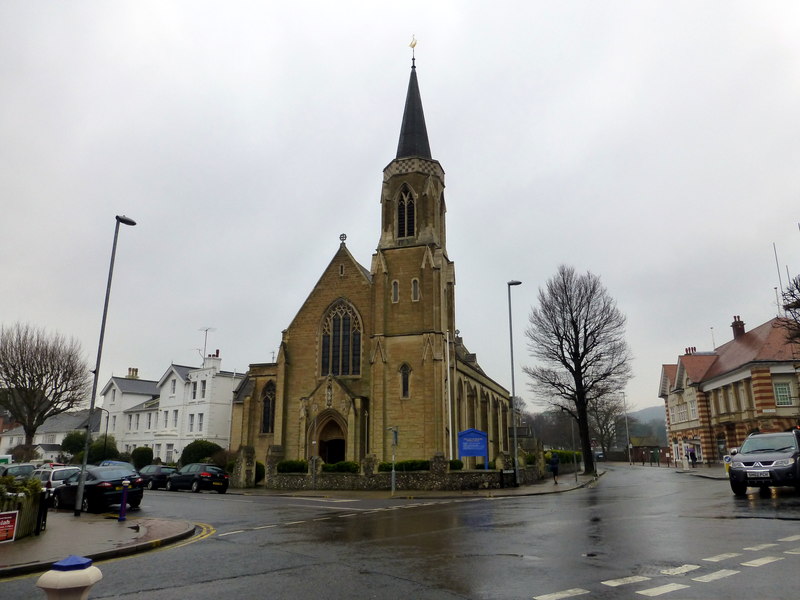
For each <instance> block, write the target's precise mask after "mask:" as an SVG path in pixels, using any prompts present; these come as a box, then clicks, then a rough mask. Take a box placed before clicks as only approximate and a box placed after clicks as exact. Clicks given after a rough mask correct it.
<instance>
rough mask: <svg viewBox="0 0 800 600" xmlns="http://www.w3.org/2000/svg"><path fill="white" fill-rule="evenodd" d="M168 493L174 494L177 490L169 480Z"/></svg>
mask: <svg viewBox="0 0 800 600" xmlns="http://www.w3.org/2000/svg"><path fill="white" fill-rule="evenodd" d="M167 491H168V492H174V491H175V488H174V487H172V482H171V481H169V480H167Z"/></svg>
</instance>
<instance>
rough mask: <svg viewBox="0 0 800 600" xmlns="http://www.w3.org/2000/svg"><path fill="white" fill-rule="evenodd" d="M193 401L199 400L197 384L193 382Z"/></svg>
mask: <svg viewBox="0 0 800 600" xmlns="http://www.w3.org/2000/svg"><path fill="white" fill-rule="evenodd" d="M192 400H197V382H196V381H193V382H192Z"/></svg>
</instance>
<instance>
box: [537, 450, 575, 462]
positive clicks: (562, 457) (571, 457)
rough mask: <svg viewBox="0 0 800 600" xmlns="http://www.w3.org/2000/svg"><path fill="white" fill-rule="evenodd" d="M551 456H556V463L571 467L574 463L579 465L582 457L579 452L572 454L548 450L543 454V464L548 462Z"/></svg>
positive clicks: (565, 451)
mask: <svg viewBox="0 0 800 600" xmlns="http://www.w3.org/2000/svg"><path fill="white" fill-rule="evenodd" d="M553 454H555V455H557V456H558V462H559V464H562V465H571V464H572V463H573V461H574V462H576V463H578V464H580V463H581V460H582V455H581V453H580V452H573V451H572V450H548V451H547V452H545V453H544V462H545V463H548V462H550V457H549V456H548V455H550V456H552V455H553Z"/></svg>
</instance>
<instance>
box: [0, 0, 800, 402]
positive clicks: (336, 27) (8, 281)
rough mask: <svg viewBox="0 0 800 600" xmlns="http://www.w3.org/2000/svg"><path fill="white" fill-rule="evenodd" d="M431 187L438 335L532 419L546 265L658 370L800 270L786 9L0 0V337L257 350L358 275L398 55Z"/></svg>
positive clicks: (391, 128)
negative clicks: (414, 80)
mask: <svg viewBox="0 0 800 600" xmlns="http://www.w3.org/2000/svg"><path fill="white" fill-rule="evenodd" d="M412 35H413V36H415V38H416V40H417V41H418V43H417V46H416V49H415V53H416V66H417V75H418V78H419V85H420V91H421V95H422V102H423V106H424V110H425V118H426V122H427V128H428V137H429V140H430V146H431V152H432V155H433V157H434V158H435V159H436V160H438V161H439V162H440V163H441V164H442V167H443V168H444V170H445V172H446V185H447V188H446V191H445V197H446V201H447V209H448V212H447V250H448V255H449V257H450V259H451V260H453V261H454V262H455V269H456V325H457V327H458V329H459V331H460V332H461V335H462V337H463V339H464V342H465V343H466V345H467V347H468V348H469V349H470V351H471V352H474V353H476V354H477V358H478V362H479V363H480V364H481V366H482V367H483V369H484V370H485V371H486V372H487V374H489V375H490V376H491V377H493V378H494V379H496V380H497V381H498V382H500V383H501V384H502V385H504V386H505V387H506V388H508V389H511V372H512V366H511V357H510V354H511V352H510V343H509V309H508V297H507V286H506V282H507V281H509V280H512V279H516V280H520V281H522V282H523V283H522V285H520V286H518V287H514V288H513V292H512V294H513V296H512V309H511V317H512V323H513V327H512V328H511V332H512V338H513V348H514V373H515V385H516V393H517V395H518V396H521V397H522V398H523V399H524V400H525V401H526V403H527V404H528V407H529V408H534V409H536V410H538V409H539V408H538V404H537V402H538V401H539V400H540V399H538V398H536V397H535V396H534V395H533V394H532V392H530V390H529V389H528V382H527V381H526V376H525V375H524V374H523V372H522V367H523V366H524V365H530V364H532V359H531V358H530V355H529V351H528V348H527V345H526V341H525V335H524V331H525V328H526V325H527V321H528V316H529V313H530V310H531V308H532V307H534V306H535V305H536V302H537V293H538V290H539V288H540V287H542V286H544V284H545V283H546V281H547V280H548V279H549V278H551V277H552V276H553V275H554V274H555V273H556V270H557V268H558V266H559V265H560V264H567V265H571V266H573V267H574V268H575V269H576V270H577V271H578V272H585V271H591V272H592V273H594V274H596V275H599V276H600V278H601V280H602V282H603V284H604V285H605V287H606V288H607V290H608V292H609V294H610V295H611V296H612V297H614V298H615V299H616V301H617V305H618V307H619V309H620V310H621V311H622V312H623V313H624V314H625V315H626V317H627V339H628V343H629V346H630V349H631V353H632V355H633V357H634V360H633V363H632V367H633V374H634V378H633V379H632V380H631V381H630V383H629V384H628V387H627V388H626V400H627V403H628V406H629V407H630V408H631V409H637V408H644V407H647V406H653V405H658V404H660V402H661V401H660V400H659V398H658V383H659V377H660V373H661V365H662V364H664V363H670V362H673V363H674V362H675V361H676V359H677V357H678V355H680V354H682V353H683V351H684V349H685V348H686V347H689V346H694V347H696V348H697V349H698V350H710V349H712V348H713V347H714V346H720V345H722V344H723V343H725V342H727V341H729V340H730V339H731V338H732V332H731V329H730V324H731V321H732V320H733V316H734V315H741V317H742V320H744V321H745V323H746V328H747V329H750V328H753V327H755V326H757V325H759V324H761V323H763V322H765V321H767V320H769V319H771V318H772V317H774V316H775V315H776V314H777V312H778V307H777V302H776V292H777V291H779V290H780V286H781V285H784V286H785V285H786V282H787V273H788V274H790V275H792V276H794V275H796V274H797V273H798V272H800V227H799V226H798V222H799V221H800V202H799V200H800V181H799V178H800V168H798V165H800V4H798V3H796V2H769V3H753V2H739V1H735V0H734V1H730V0H725V1H717V0H710V1H708V2H702V3H698V2H688V1H685V2H680V1H678V2H659V1H653V2H609V1H604V2H595V1H591V2H559V3H554V2H541V1H535V0H528V1H524V2H498V3H491V4H490V3H487V2H468V1H458V2H455V1H454V2H435V3H434V2H415V1H410V0H409V1H406V2H403V3H384V2H380V3H379V2H348V1H341V0H340V1H339V2H335V3H333V2H303V1H299V2H237V1H232V2H225V3H219V2H209V1H197V0H193V1H191V2H189V1H186V2H161V1H159V2H148V1H144V2H126V1H119V2H87V1H76V2H69V3H67V2H61V3H45V2H36V3H33V2H28V1H27V0H6V1H4V2H2V3H0V86H1V87H0V90H2V93H0V140H2V143H0V202H2V217H1V218H0V325H3V326H9V325H13V324H14V323H16V322H21V323H29V324H31V325H34V326H36V327H40V328H44V329H45V330H46V331H48V332H50V333H59V334H62V335H64V336H66V337H74V338H76V339H77V340H79V341H80V343H81V345H82V348H83V351H84V352H85V354H86V360H87V364H88V365H90V366H91V367H92V368H93V367H94V363H95V360H96V352H97V345H98V339H99V335H100V322H101V317H102V311H103V300H104V295H105V289H106V283H107V277H108V268H109V259H110V255H111V247H112V242H113V235H114V225H115V220H114V217H115V215H123V214H124V215H127V216H128V217H130V218H132V219H134V220H135V221H136V222H137V225H136V226H135V227H125V226H123V227H122V229H121V230H120V232H119V240H118V246H117V253H116V262H115V266H114V279H113V285H112V292H111V298H110V305H109V312H108V322H107V325H106V330H105V341H104V346H103V355H102V363H101V369H100V387H101V388H102V386H103V385H104V384H105V382H107V381H108V379H109V377H111V376H112V375H116V376H124V375H125V374H126V373H127V369H128V368H129V367H136V368H138V369H139V375H140V377H142V378H145V379H156V380H157V379H159V378H160V377H161V376H162V375H163V374H164V372H165V371H166V370H167V368H168V367H169V365H170V363H173V362H174V363H176V364H184V365H198V366H199V365H200V364H201V363H202V360H201V356H202V354H203V348H204V346H205V348H206V353H207V354H208V353H211V352H214V351H215V350H216V349H219V350H220V356H221V357H222V368H223V369H226V370H230V371H236V372H244V371H246V370H247V368H248V365H249V364H251V363H260V362H270V361H272V360H273V358H274V353H276V352H277V349H278V345H279V343H280V340H281V331H282V330H283V329H285V328H286V327H287V326H288V325H289V323H290V322H291V320H292V319H293V317H294V316H295V314H296V313H297V311H298V310H299V308H300V306H301V305H302V303H303V301H304V300H305V298H306V297H307V296H308V294H309V293H310V292H311V290H312V288H313V286H314V285H315V284H316V282H317V280H318V278H319V276H320V275H321V273H322V271H323V270H324V268H325V267H326V266H327V265H328V263H329V262H330V260H331V259H332V258H333V255H334V254H335V253H336V251H337V249H338V247H339V235H340V234H342V233H344V234H346V235H347V242H346V243H347V247H348V249H349V250H350V252H351V253H352V254H353V256H354V257H355V258H356V260H358V261H359V262H360V263H361V264H362V265H364V266H366V267H369V266H370V262H371V256H372V253H373V252H374V251H375V248H376V247H377V244H378V239H379V234H380V193H381V182H382V172H383V169H384V167H386V165H387V164H388V163H389V162H390V161H391V160H392V159H393V158H394V156H395V152H396V148H397V141H398V137H399V132H400V124H401V119H402V111H403V105H404V102H405V94H406V89H407V85H408V77H409V73H410V65H411V49H410V48H409V42H410V41H411V38H412Z"/></svg>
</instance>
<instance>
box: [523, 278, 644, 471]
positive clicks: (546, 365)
mask: <svg viewBox="0 0 800 600" xmlns="http://www.w3.org/2000/svg"><path fill="white" fill-rule="evenodd" d="M525 335H526V336H527V338H528V350H529V351H530V353H531V356H532V357H534V358H535V359H538V361H539V362H540V364H539V365H537V366H533V367H524V371H525V373H527V374H528V376H529V377H530V378H531V380H532V381H531V388H532V390H533V391H534V392H535V393H537V394H538V395H539V396H540V397H542V398H544V399H545V400H546V401H547V402H548V403H549V404H551V405H553V406H554V407H557V408H560V409H561V410H564V411H566V412H567V413H569V414H570V415H571V416H572V418H573V419H575V421H576V422H577V423H578V430H579V432H580V440H581V450H582V454H583V461H584V465H585V469H586V472H587V473H593V472H594V456H593V454H592V448H591V440H590V437H589V418H588V410H589V404H590V402H594V401H600V400H601V399H602V398H604V397H607V396H609V395H610V394H613V393H615V392H618V391H621V390H622V389H623V388H624V387H625V384H626V383H627V381H628V379H630V376H631V373H630V364H629V363H630V360H631V357H630V354H629V352H628V345H627V343H626V342H625V316H624V315H623V314H622V313H621V312H620V311H619V309H618V308H617V305H616V302H615V301H614V299H613V298H611V296H610V295H609V294H608V291H607V290H606V289H605V287H604V286H603V285H602V284H601V283H600V278H599V277H598V276H596V275H593V274H592V273H590V272H587V273H586V274H585V275H577V274H576V273H575V269H573V268H572V267H569V266H566V265H561V266H560V267H559V268H558V272H557V273H556V275H555V276H554V277H553V278H552V279H550V280H549V281H548V282H547V285H546V286H545V288H544V289H542V288H539V307H538V308H534V309H533V310H531V314H530V317H529V326H528V328H527V329H526V330H525Z"/></svg>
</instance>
